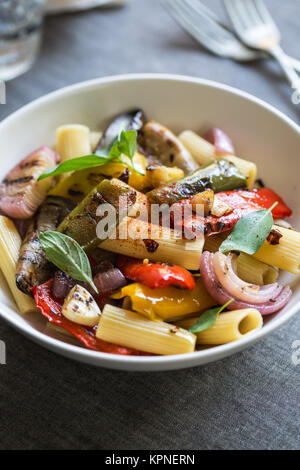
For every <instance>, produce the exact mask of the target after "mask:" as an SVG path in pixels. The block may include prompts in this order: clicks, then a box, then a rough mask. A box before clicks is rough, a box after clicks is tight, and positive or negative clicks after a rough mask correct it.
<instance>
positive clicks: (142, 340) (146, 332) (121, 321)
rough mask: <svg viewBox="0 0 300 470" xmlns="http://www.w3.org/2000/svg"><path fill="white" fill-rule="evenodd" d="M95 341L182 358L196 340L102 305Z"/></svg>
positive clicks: (175, 329) (174, 328) (172, 327)
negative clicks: (97, 339) (180, 356)
mask: <svg viewBox="0 0 300 470" xmlns="http://www.w3.org/2000/svg"><path fill="white" fill-rule="evenodd" d="M96 336H97V338H99V339H101V340H105V341H109V342H111V343H115V344H120V345H121V346H125V347H129V348H134V349H138V350H140V351H146V352H151V353H153V354H163V355H165V354H170V355H172V354H185V353H189V352H193V351H194V350H195V344H196V336H195V335H194V334H192V333H189V332H188V331H186V330H184V329H183V328H178V327H177V326H175V325H171V324H169V323H164V322H154V321H151V320H146V319H145V318H143V317H142V316H140V315H138V314H137V313H133V312H130V311H128V310H124V309H122V308H118V307H114V306H112V305H106V306H105V307H104V310H103V312H102V315H101V319H100V322H99V326H98V328H97V333H96Z"/></svg>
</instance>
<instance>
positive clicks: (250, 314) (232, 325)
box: [178, 308, 263, 345]
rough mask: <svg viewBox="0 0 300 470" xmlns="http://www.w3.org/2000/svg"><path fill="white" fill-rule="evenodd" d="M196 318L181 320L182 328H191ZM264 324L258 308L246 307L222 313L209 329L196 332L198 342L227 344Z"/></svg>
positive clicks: (251, 332)
mask: <svg viewBox="0 0 300 470" xmlns="http://www.w3.org/2000/svg"><path fill="white" fill-rule="evenodd" d="M195 321H196V319H195V318H194V319H192V318H191V319H187V320H183V321H182V322H179V323H178V325H179V326H181V327H182V328H189V327H191V326H192V325H193V324H194V323H195ZM262 326H263V319H262V316H261V314H260V313H259V311H258V310H256V309H254V308H246V309H242V310H235V311H233V312H225V313H221V314H220V315H219V316H218V318H217V320H216V322H215V323H214V324H213V325H212V326H211V327H210V328H208V329H206V330H204V331H199V332H198V333H196V336H197V343H198V344H208V345H209V344H211V345H218V344H226V343H231V342H233V341H237V340H239V339H242V338H244V337H245V336H246V335H249V334H253V333H254V332H256V331H257V330H260V329H261V328H262Z"/></svg>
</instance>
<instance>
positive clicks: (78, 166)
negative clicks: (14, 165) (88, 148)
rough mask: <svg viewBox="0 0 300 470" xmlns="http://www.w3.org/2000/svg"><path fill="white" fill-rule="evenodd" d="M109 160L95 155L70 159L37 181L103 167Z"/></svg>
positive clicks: (46, 172) (43, 174)
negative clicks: (70, 172)
mask: <svg viewBox="0 0 300 470" xmlns="http://www.w3.org/2000/svg"><path fill="white" fill-rule="evenodd" d="M109 161H110V160H109V158H108V157H105V156H101V157H100V156H97V155H86V156H84V157H78V158H72V159H71V160H66V161H65V162H63V163H60V164H59V165H56V166H55V167H54V168H50V169H49V170H47V171H45V172H44V173H42V174H41V175H40V177H39V178H38V181H40V180H42V179H44V178H48V177H49V176H55V175H62V174H63V173H68V172H69V171H77V170H84V169H85V168H93V167H96V166H101V165H105V164H106V163H108V162H109Z"/></svg>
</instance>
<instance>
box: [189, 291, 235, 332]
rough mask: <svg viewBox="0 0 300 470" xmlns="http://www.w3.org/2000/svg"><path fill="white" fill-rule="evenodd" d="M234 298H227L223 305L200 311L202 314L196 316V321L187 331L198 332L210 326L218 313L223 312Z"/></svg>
mask: <svg viewBox="0 0 300 470" xmlns="http://www.w3.org/2000/svg"><path fill="white" fill-rule="evenodd" d="M233 301H234V299H230V300H228V302H226V304H225V305H223V306H222V307H215V308H211V309H209V310H206V312H204V313H202V315H201V316H200V317H199V318H198V320H197V321H196V323H194V324H193V325H192V326H191V327H190V328H189V331H190V332H191V333H199V331H204V330H207V329H208V328H210V327H211V326H212V325H213V324H214V323H215V322H216V320H217V318H218V315H219V313H221V312H223V310H224V309H225V308H226V307H228V305H229V304H231V302H233Z"/></svg>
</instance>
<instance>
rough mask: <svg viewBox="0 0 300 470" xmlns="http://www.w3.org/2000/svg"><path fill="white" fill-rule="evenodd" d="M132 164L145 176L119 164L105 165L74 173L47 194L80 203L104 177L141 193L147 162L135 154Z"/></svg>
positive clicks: (146, 184)
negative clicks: (115, 180) (127, 185)
mask: <svg viewBox="0 0 300 470" xmlns="http://www.w3.org/2000/svg"><path fill="white" fill-rule="evenodd" d="M124 160H126V157H124ZM128 160H129V159H128ZM132 162H133V165H134V167H135V168H136V169H137V170H139V171H140V172H141V173H145V175H140V174H138V173H135V172H134V171H131V170H128V168H127V167H126V165H123V164H121V163H107V164H106V165H102V166H99V167H95V168H87V169H85V170H79V171H74V172H73V173H72V174H71V175H70V176H68V177H67V178H65V179H63V180H61V181H60V182H59V183H58V184H57V185H56V186H55V187H54V188H53V189H51V190H50V191H49V193H48V194H53V195H55V196H62V197H67V198H70V199H72V201H74V202H81V201H82V200H83V199H84V198H85V196H87V194H89V193H90V192H91V191H92V189H93V188H94V187H95V186H97V184H99V183H101V181H103V180H104V179H105V178H106V177H110V178H119V179H121V180H122V181H123V182H124V183H128V184H129V185H130V186H132V187H133V188H134V189H137V190H139V191H141V190H143V189H144V188H146V187H147V186H148V178H147V175H146V167H147V161H146V158H145V157H144V155H141V154H139V153H136V154H135V155H134V157H133V160H132ZM148 187H149V186H148Z"/></svg>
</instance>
